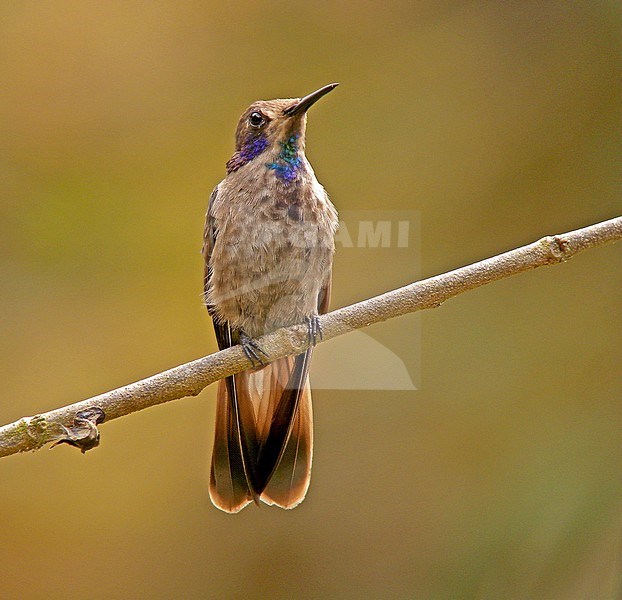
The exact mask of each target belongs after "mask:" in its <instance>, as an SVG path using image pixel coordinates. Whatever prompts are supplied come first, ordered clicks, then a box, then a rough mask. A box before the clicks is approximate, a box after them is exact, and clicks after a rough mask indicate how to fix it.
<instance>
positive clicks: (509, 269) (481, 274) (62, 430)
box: [0, 217, 622, 457]
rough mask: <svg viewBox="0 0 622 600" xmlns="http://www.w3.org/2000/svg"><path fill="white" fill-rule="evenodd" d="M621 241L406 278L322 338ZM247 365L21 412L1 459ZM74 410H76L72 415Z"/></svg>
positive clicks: (549, 242) (301, 338) (0, 446)
mask: <svg viewBox="0 0 622 600" xmlns="http://www.w3.org/2000/svg"><path fill="white" fill-rule="evenodd" d="M620 239H622V217H616V218H614V219H610V220H609V221H604V222H602V223H598V224H596V225H591V226H590V227H584V228H583V229H577V230H576V231H571V232H568V233H564V234H561V235H555V236H550V237H545V238H542V239H540V240H538V241H537V242H534V243H532V244H529V245H528V246H522V247H520V248H517V249H515V250H511V251H509V252H505V253H503V254H499V255H497V256H494V257H492V258H488V259H486V260H483V261H480V262H477V263H474V264H472V265H468V266H466V267H462V268H460V269H456V270H455V271H450V272H449V273H444V274H442V275H437V276H436V277H431V278H429V279H424V280H422V281H418V282H416V283H411V284H410V285H407V286H405V287H402V288H399V289H396V290H393V291H391V292H387V293H386V294H382V295H380V296H376V297H374V298H370V299H368V300H364V301H363V302H358V303H356V304H352V305H351V306H346V307H344V308H340V309H338V310H335V311H333V312H330V313H327V314H325V315H322V316H321V317H320V323H321V326H322V332H323V338H322V340H321V341H327V340H330V339H332V338H334V337H337V336H339V335H343V334H345V333H348V332H350V331H352V330H354V329H361V328H363V327H367V326H368V325H371V324H373V323H379V322H381V321H386V320H387V319H392V318H394V317H398V316H400V315H404V314H407V313H411V312H415V311H418V310H423V309H426V308H435V307H437V306H440V305H441V304H442V303H443V302H444V301H445V300H447V299H449V298H452V297H453V296H457V295H458V294H461V293H463V292H466V291H468V290H472V289H474V288H477V287H480V286H482V285H486V284H488V283H491V282H492V281H497V280H499V279H503V278H505V277H509V276H511V275H516V274H518V273H522V272H524V271H529V270H531V269H535V268H537V267H542V266H545V265H551V264H556V263H560V262H564V261H566V260H568V259H569V258H571V257H572V256H574V255H575V254H578V253H579V252H582V251H583V250H587V249H588V248H593V247H596V246H600V245H602V244H606V243H609V242H614V241H617V240H620ZM258 342H259V344H260V345H261V347H262V348H263V349H264V350H265V351H266V353H267V354H268V355H269V356H270V357H271V359H273V360H274V359H276V358H280V357H283V356H288V355H292V354H299V353H300V352H302V351H303V350H305V348H307V346H308V340H307V327H306V325H293V326H291V327H287V328H283V329H279V330H277V331H275V332H273V333H270V334H268V335H265V336H263V337H261V338H260V339H259V340H258ZM251 366H252V365H251V363H250V361H249V360H248V358H246V356H245V355H244V352H243V351H242V349H241V347H240V346H234V347H232V348H227V349H226V350H222V351H220V352H216V353H215V354H210V355H209V356H205V357H203V358H199V359H197V360H194V361H192V362H189V363H186V364H184V365H180V366H178V367H175V368H173V369H170V370H168V371H164V372H162V373H158V374H157V375H153V376H152V377H149V378H147V379H143V380H141V381H138V382H136V383H132V384H130V385H127V386H124V387H121V388H118V389H116V390H112V391H110V392H106V393H105V394H101V395H99V396H94V397H93V398H89V399H88V400H83V401H81V402H76V403H75V404H70V405H68V406H64V407H62V408H58V409H56V410H52V411H50V412H47V413H43V414H41V415H35V416H34V417H24V418H22V419H20V420H19V421H16V422H14V423H10V424H8V425H5V426H3V427H0V457H3V456H9V455H11V454H16V453H18V452H25V451H27V450H36V449H38V448H41V446H43V445H44V444H46V443H48V442H51V441H58V440H59V438H63V437H65V439H64V440H63V441H68V443H72V442H71V440H68V439H67V438H66V436H65V434H68V433H70V432H75V431H77V429H76V427H78V428H79V426H80V423H81V424H82V425H81V426H82V427H83V428H84V427H86V429H89V428H90V429H91V430H92V429H93V427H95V428H96V423H95V424H92V427H91V426H90V425H89V424H88V423H85V422H84V419H83V420H82V421H80V415H85V414H88V412H89V411H93V409H97V408H99V409H102V410H103V411H104V413H105V418H106V420H108V421H110V420H112V419H117V418H119V417H123V416H125V415H128V414H130V413H133V412H136V411H138V410H142V409H144V408H147V407H149V406H155V405H156V404H162V403H164V402H170V401H171V400H177V399H179V398H183V397H185V396H196V395H197V394H199V393H200V392H201V391H202V390H203V389H204V388H205V387H207V386H208V385H210V384H211V383H214V382H215V381H218V380H219V379H222V378H223V377H227V376H228V375H233V374H234V373H239V372H240V371H243V370H245V369H248V368H250V367H251ZM85 411H86V412H85ZM77 413H80V414H79V415H78V416H76V415H77ZM68 428H69V429H68ZM91 433H92V432H91ZM72 435H73V434H72ZM90 441H91V442H92V441H93V440H92V439H91V440H90ZM73 445H78V444H75V443H74V444H73ZM95 445H96V444H95ZM79 447H80V446H79ZM90 447H92V445H91V446H90ZM83 450H84V448H83Z"/></svg>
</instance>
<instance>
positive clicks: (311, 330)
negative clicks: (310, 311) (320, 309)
mask: <svg viewBox="0 0 622 600" xmlns="http://www.w3.org/2000/svg"><path fill="white" fill-rule="evenodd" d="M305 323H306V324H307V336H308V340H309V343H310V344H311V345H312V346H315V345H316V344H317V342H318V340H320V341H322V338H323V337H324V334H323V333H322V324H321V323H320V317H319V316H318V315H313V316H311V317H305Z"/></svg>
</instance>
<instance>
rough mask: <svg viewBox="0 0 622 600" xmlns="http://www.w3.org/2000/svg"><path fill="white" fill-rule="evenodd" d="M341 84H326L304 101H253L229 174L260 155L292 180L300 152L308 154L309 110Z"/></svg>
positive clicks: (243, 118)
mask: <svg viewBox="0 0 622 600" xmlns="http://www.w3.org/2000/svg"><path fill="white" fill-rule="evenodd" d="M337 85H338V84H336V83H331V84H329V85H325V86H324V87H322V88H320V89H319V90H316V91H315V92H312V93H311V94H309V95H307V96H305V97H304V98H279V99H276V100H258V101H257V102H253V103H252V104H251V105H250V106H249V107H248V108H247V109H246V110H245V111H244V113H243V114H242V116H241V117H240V121H239V122H238V127H237V129H236V132H235V154H234V155H233V156H232V157H231V159H230V160H229V162H228V163H227V171H228V172H229V173H231V172H232V171H237V170H238V169H239V168H240V167H242V166H244V165H245V164H247V163H249V162H251V161H253V160H254V159H255V158H257V157H259V156H260V155H265V156H264V158H267V159H268V162H266V161H265V160H264V162H266V166H267V167H268V168H272V169H274V170H275V173H276V175H277V176H279V177H281V178H282V179H285V180H288V179H291V177H292V174H295V167H296V159H297V157H298V153H299V152H304V144H305V129H306V125H307V110H308V109H309V108H310V107H311V106H312V105H313V104H315V103H316V102H317V101H318V100H319V99H320V98H321V97H322V96H325V95H326V94H328V92H330V91H332V90H334V89H335V88H336V87H337ZM298 160H299V159H298ZM292 168H293V171H292Z"/></svg>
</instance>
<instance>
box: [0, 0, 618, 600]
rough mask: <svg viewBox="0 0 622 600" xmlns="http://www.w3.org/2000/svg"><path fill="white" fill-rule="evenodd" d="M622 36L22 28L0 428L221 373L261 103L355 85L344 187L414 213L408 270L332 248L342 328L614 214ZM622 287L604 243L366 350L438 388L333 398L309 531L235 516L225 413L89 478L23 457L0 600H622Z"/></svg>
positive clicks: (108, 433)
mask: <svg viewBox="0 0 622 600" xmlns="http://www.w3.org/2000/svg"><path fill="white" fill-rule="evenodd" d="M620 13H621V9H620V5H619V3H618V2H611V1H603V2H564V1H553V2H500V1H497V2H457V1H447V2H438V1H434V2H433V1H429V0H428V1H416V2H412V1H410V2H406V1H404V2H382V3H381V2H358V3H353V2H345V3H334V2H323V1H316V2H313V3H290V2H281V1H275V2H270V3H261V2H248V1H240V2H236V3H223V2H209V1H205V2H195V1H182V2H173V1H152V2H144V1H132V2H105V3H102V2H95V1H82V0H80V1H77V2H75V1H72V2H70V1H67V0H57V1H52V0H50V1H43V2H41V1H25V0H24V1H21V0H15V1H11V2H4V3H2V5H1V7H0V80H1V81H2V94H1V96H0V119H1V121H0V156H1V160H0V178H1V179H0V182H1V183H0V185H1V190H0V192H1V196H0V211H1V212H0V214H1V217H0V284H1V286H2V291H1V293H0V309H1V310H2V315H3V316H2V319H1V321H0V328H1V329H0V331H1V335H0V353H1V361H0V378H1V380H2V401H1V403H0V422H2V423H8V422H10V421H14V420H16V419H18V418H19V417H21V416H23V415H32V414H35V413H38V412H43V411H45V410H48V409H51V408H55V407H58V406H61V405H64V404H67V403H71V402H74V401H77V400H80V399H83V398H86V397H89V396H92V395H95V394H98V393H101V392H104V391H107V390H110V389H113V388H115V387H118V386H121V385H124V384H127V383H130V382H132V381H135V380H137V379H141V378H143V377H146V376H148V375H151V374H153V373H156V372H159V371H161V370H164V369H166V368H169V367H172V366H174V365H177V364H180V363H183V362H186V361H188V360H191V359H194V358H197V357H199V356H202V355H205V354H207V353H210V352H213V351H215V349H216V343H215V340H214V336H213V334H212V330H211V323H210V321H209V319H208V316H207V314H206V311H205V309H204V307H203V306H202V304H201V277H202V264H201V257H200V254H199V249H200V247H201V236H202V229H203V218H204V213H205V209H206V204H207V199H208V197H209V194H210V192H211V190H212V188H213V187H214V185H215V184H216V183H218V181H220V179H222V177H223V176H224V173H225V169H224V163H225V162H226V160H227V159H228V158H229V156H230V155H231V153H232V151H233V133H234V129H235V125H236V122H237V119H238V116H239V115H240V113H241V112H242V111H243V110H244V109H245V108H246V106H247V105H248V104H249V103H250V102H252V101H253V100H255V99H259V98H274V97H291V96H299V95H303V94H305V93H308V92H310V91H312V90H314V89H316V88H317V87H319V86H321V85H324V84H326V83H329V82H331V81H339V82H341V86H340V87H339V89H338V90H336V91H335V92H334V93H332V94H331V95H330V96H329V97H327V98H326V99H325V100H323V101H322V102H321V103H320V104H318V106H317V107H314V109H313V111H312V112H311V113H310V116H309V135H308V156H309V158H310V160H311V161H312V163H313V165H314V167H315V170H316V173H317V175H318V178H319V179H320V181H321V182H322V183H323V184H324V185H325V186H326V188H327V189H328V190H329V192H330V193H331V196H332V199H333V201H334V202H335V204H336V205H337V206H338V207H339V208H340V209H342V210H344V211H346V210H352V211H359V212H361V211H363V212H364V211H372V210H381V211H415V212H416V213H417V215H418V217H419V218H420V227H419V235H420V238H419V240H418V244H419V248H420V251H421V253H420V255H418V256H417V260H416V261H414V262H413V265H412V266H409V265H407V264H406V265H405V264H404V263H403V262H401V263H400V262H399V261H386V263H385V265H384V268H383V269H375V270H374V271H373V272H372V273H371V274H369V276H367V277H366V276H364V274H365V273H366V270H365V261H366V255H365V253H364V252H361V253H359V254H358V255H357V253H356V252H353V251H349V252H346V251H343V252H342V251H340V250H339V249H338V252H337V255H336V258H335V270H334V284H333V300H332V307H333V308H336V307H339V306H343V305H345V304H349V303H352V302H354V301H357V300H361V299H364V298H366V297H368V296H371V295H374V294H377V293H381V292H383V291H386V290H388V289H391V288H394V287H397V286H400V285H404V284H407V283H409V282H410V281H411V280H413V279H415V278H416V277H418V276H426V277H427V276H432V275H435V274H438V273H441V272H444V271H447V270H450V269H453V268H456V267H459V266H462V265H464V264H468V263H469V262H473V261H476V260H479V259H482V258H485V257H488V256H491V255H494V254H497V253H499V252H502V251H505V250H509V249H511V248H513V247H516V246H519V245H522V244H526V243H529V242H532V241H534V240H536V239H537V238H539V237H541V236H543V235H546V234H552V233H559V232H563V231H567V230H570V229H574V228H578V227H581V226H585V225H589V224H591V223H595V222H597V221H600V220H604V219H607V218H610V217H613V216H616V215H619V214H620V212H621V211H620V209H621V208H622V201H621V199H620V191H621V189H620V166H621V165H620V163H621V161H620V150H621V148H620V136H619V125H620V106H619V97H620V91H621V89H620V88H621V85H620V78H619V69H620V62H621V61H620V49H621V48H620V39H621V38H620V33H621V29H622V28H621V22H622V20H621V14H620ZM417 261H418V264H417V265H415V263H416V262H417ZM419 267H420V268H419ZM621 267H622V253H621V252H620V246H619V245H618V246H607V247H602V248H598V249H594V250H591V251H589V252H587V253H585V254H582V255H580V256H578V257H576V258H575V259H573V260H572V261H570V262H569V263H567V264H564V265H560V266H556V267H551V268H547V269H540V270H537V271H535V272H530V273H527V274H523V275H520V276H517V277H513V278H511V279H508V280H506V281H502V282H498V283H495V284H493V285H490V286H487V287H485V288H480V289H478V290H475V291H472V292H469V293H468V294H466V295H463V296H460V297H458V298H456V299H454V300H451V301H449V302H447V303H446V304H444V305H443V306H442V307H441V308H438V309H435V310H431V311H427V312H425V313H423V314H421V315H419V316H412V315H411V316H407V317H402V318H401V319H397V320H394V321H390V322H388V323H384V324H380V325H375V326H373V327H371V328H369V329H368V330H366V332H365V333H366V334H367V335H368V336H371V338H373V339H374V340H376V341H377V342H378V343H379V344H381V345H382V346H383V347H386V348H388V349H389V350H391V351H393V352H398V353H401V354H400V356H401V357H402V359H403V360H404V364H405V365H406V367H407V369H409V370H410V372H411V374H412V375H413V378H414V380H416V385H417V387H418V388H419V389H417V390H410V391H399V390H382V389H380V390H378V389H376V390H363V391H361V390H352V389H350V390H338V391H331V390H330V389H320V390H318V391H317V392H316V393H315V395H314V407H315V441H316V450H315V459H314V472H313V481H312V484H311V488H310V491H309V494H308V496H307V499H306V500H305V502H304V503H303V504H302V505H301V506H300V507H298V508H297V509H295V510H293V511H291V512H285V511H280V510H278V509H270V508H268V507H262V508H261V509H258V508H256V507H252V506H251V507H249V508H247V509H245V510H244V511H243V512H242V513H240V514H238V515H235V516H230V515H226V514H224V513H221V512H219V511H218V510H217V509H215V508H214V507H213V506H212V505H211V503H210V501H209V498H208V494H207V480H208V468H209V457H210V452H211V444H212V434H213V419H214V412H215V406H214V399H215V387H214V386H212V387H211V388H209V389H206V390H205V391H204V392H203V393H202V394H201V395H200V396H199V397H197V398H192V399H185V400H181V401H179V402H173V403H170V404H168V405H165V406H160V407H157V408H153V409H149V410H146V411H143V412H141V413H138V414H134V415H131V416H129V417H126V418H123V419H119V420H116V421H113V422H111V423H109V424H106V425H104V426H103V427H102V443H101V446H100V447H99V448H98V449H97V450H95V451H93V452H90V453H88V454H86V455H84V456H83V455H81V454H80V453H79V452H77V451H75V450H74V449H72V448H69V447H67V446H61V447H59V448H57V449H55V450H54V451H49V450H47V449H44V450H41V451H39V452H37V453H32V454H26V455H20V456H11V457H8V458H5V459H3V460H2V461H1V462H0V526H1V531H2V543H1V544H0V581H2V596H3V597H5V598H27V599H28V598H40V597H42V596H44V597H49V598H61V597H67V594H70V595H71V596H72V597H87V598H106V599H108V598H182V597H183V598H247V597H251V596H252V597H256V598H284V599H285V598H331V597H335V598H337V597H339V598H425V599H427V598H431V599H436V598H440V599H443V598H448V599H449V598H452V599H453V598H516V599H524V598H562V599H566V598H594V599H609V598H614V597H617V595H618V593H619V583H620V558H621V546H620V536H621V532H622V513H621V510H620V507H621V501H622V485H621V482H620V469H621V467H622V411H621V410H620V400H621V398H622V393H621V392H622V377H621V360H620V352H621V350H622V310H620V308H621V302H622V289H621V286H620V273H621ZM353 335H354V334H352V336H353ZM419 335H420V337H421V341H420V343H419V341H418V337H417V336H419ZM350 337H351V336H346V337H344V338H342V339H341V340H340V343H341V344H342V345H341V346H339V348H342V349H343V351H340V352H339V354H338V358H339V359H340V360H341V361H343V363H344V364H346V363H349V360H350V356H349V354H350V352H352V353H354V354H355V353H356V350H357V345H356V342H355V341H353V342H352V343H351V345H349V344H348V339H350ZM353 339H354V338H353ZM412 340H416V343H413V341H412ZM334 343H335V344H336V343H337V341H335V342H334ZM331 344H333V342H328V343H326V344H324V345H322V346H321V347H320V348H319V349H318V350H317V355H318V364H321V360H322V359H321V356H322V355H324V356H326V355H327V353H330V352H331V350H329V348H330V346H331Z"/></svg>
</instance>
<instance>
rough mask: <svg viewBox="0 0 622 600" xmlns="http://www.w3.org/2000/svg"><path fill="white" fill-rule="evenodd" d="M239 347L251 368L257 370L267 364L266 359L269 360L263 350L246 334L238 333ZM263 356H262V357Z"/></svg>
mask: <svg viewBox="0 0 622 600" xmlns="http://www.w3.org/2000/svg"><path fill="white" fill-rule="evenodd" d="M240 345H241V346H242V350H244V354H245V355H246V358H248V360H250V361H251V364H252V365H253V368H255V369H258V368H259V367H263V366H265V365H267V364H268V361H267V360H266V359H267V358H270V357H269V356H268V354H267V353H266V352H265V350H264V349H263V348H262V347H261V346H260V345H259V344H258V343H257V342H256V341H255V340H254V339H253V338H252V337H250V336H249V335H248V334H247V333H245V332H244V331H242V332H241V333H240ZM262 355H263V356H262Z"/></svg>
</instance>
